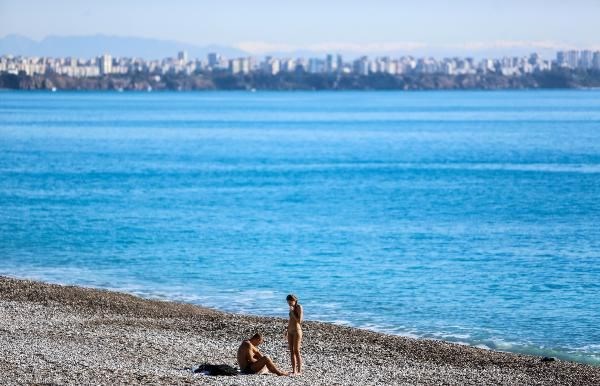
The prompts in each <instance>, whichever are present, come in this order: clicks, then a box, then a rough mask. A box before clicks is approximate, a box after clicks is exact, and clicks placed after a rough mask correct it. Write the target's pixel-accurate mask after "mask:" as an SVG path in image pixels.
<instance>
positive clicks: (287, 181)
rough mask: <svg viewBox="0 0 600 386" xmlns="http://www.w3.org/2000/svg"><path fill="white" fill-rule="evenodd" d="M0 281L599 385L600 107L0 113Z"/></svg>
mask: <svg viewBox="0 0 600 386" xmlns="http://www.w3.org/2000/svg"><path fill="white" fill-rule="evenodd" d="M0 274H3V275H9V276H14V277H24V278H34V279H42V280H46V281H51V282H59V283H69V284H79V285H86V286H94V287H102V288H110V289H117V290H123V291H128V292H131V293H135V294H140V295H143V296H147V297H153V298H166V299H173V300H180V301H181V300H183V301H189V302H194V303H198V304H202V305H206V306H210V307H216V308H219V309H223V310H226V311H233V312H243V313H253V314H261V315H274V316H283V317H285V316H286V311H287V306H286V303H285V295H287V293H289V292H293V293H295V294H297V295H298V296H299V297H300V300H301V302H302V303H303V305H304V307H305V312H306V317H307V319H312V320H322V321H330V322H335V323H340V324H346V325H352V326H358V327H362V328H369V329H373V330H377V331H383V332H387V333H392V334H400V335H408V336H418V337H425V338H435V339H443V340H447V341H452V342H461V343H466V344H470V345H474V346H480V347H488V348H492V349H497V350H506V351H512V352H522V353H533V354H539V355H553V356H557V357H560V358H564V359H569V360H575V361H580V362H586V363H592V364H600V296H599V295H600V91H511V92H470V91H468V92H467V91H462V92H410V93H409V92H289V93H286V92H281V93H277V92H257V93H249V92H248V93H246V92H206V93H112V92H110V93H102V92H99V93H96V92H57V93H46V92H8V91H6V92H0Z"/></svg>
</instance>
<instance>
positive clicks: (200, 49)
mask: <svg viewBox="0 0 600 386" xmlns="http://www.w3.org/2000/svg"><path fill="white" fill-rule="evenodd" d="M182 50H185V51H187V53H188V57H189V58H191V59H193V58H200V59H206V55H207V54H208V53H209V52H217V53H219V54H221V55H223V56H225V57H227V58H237V57H246V56H252V54H250V53H248V52H246V51H244V50H241V49H238V48H235V47H231V46H225V45H216V44H211V45H205V46H197V45H193V44H189V43H183V42H178V41H173V40H161V39H152V38H140V37H124V36H110V35H89V36H52V35H51V36H47V37H46V38H44V39H42V40H40V41H37V40H33V39H30V38H28V37H25V36H22V35H14V34H13V35H7V36H5V37H3V38H0V56H1V55H6V54H11V55H15V56H16V55H23V56H49V57H68V56H74V57H77V58H93V57H97V56H100V55H102V54H103V53H109V54H111V55H113V56H114V57H140V58H143V59H162V58H166V57H176V56H177V52H179V51H182ZM555 51H556V49H555V48H552V47H544V46H539V45H537V46H536V45H535V44H534V43H532V44H529V45H528V44H521V43H519V44H517V45H515V46H511V45H510V44H509V45H506V46H503V45H499V46H494V45H492V46H490V47H486V46H483V47H477V46H475V47H469V46H465V47H443V46H423V47H420V48H419V47H417V48H412V49H411V48H406V49H400V48H397V49H393V48H392V49H390V48H388V49H386V48H382V49H380V50H373V49H372V48H369V47H365V52H358V51H357V50H356V49H353V50H350V51H348V50H347V49H344V48H343V47H340V48H338V49H336V48H331V52H329V51H327V52H325V51H324V49H323V48H320V49H316V50H315V49H311V48H310V46H308V47H306V48H304V49H303V48H298V49H296V50H293V51H287V52H280V51H278V50H277V49H276V48H275V47H274V49H273V50H272V51H270V52H264V53H263V54H259V55H254V56H257V57H263V56H266V55H270V56H274V57H288V58H289V57H293V58H297V57H304V58H309V57H320V58H323V57H324V56H325V55H326V54H327V53H332V54H336V53H340V54H342V55H343V56H344V59H353V58H356V57H358V56H361V55H368V56H370V57H376V56H392V57H399V56H404V55H412V56H417V57H427V56H434V57H437V58H443V57H455V56H459V57H475V58H483V57H486V58H500V57H503V56H524V55H528V54H530V53H532V52H537V53H539V54H540V55H541V56H542V57H544V58H547V59H553V58H554V57H555Z"/></svg>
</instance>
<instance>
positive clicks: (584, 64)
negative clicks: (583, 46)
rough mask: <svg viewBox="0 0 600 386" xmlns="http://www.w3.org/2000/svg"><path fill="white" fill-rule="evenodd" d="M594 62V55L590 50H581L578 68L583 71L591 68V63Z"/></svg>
mask: <svg viewBox="0 0 600 386" xmlns="http://www.w3.org/2000/svg"><path fill="white" fill-rule="evenodd" d="M593 60H594V53H593V52H592V51H590V50H583V51H581V54H580V56H579V63H578V64H579V66H578V67H579V68H582V69H584V70H587V69H590V68H592V62H593Z"/></svg>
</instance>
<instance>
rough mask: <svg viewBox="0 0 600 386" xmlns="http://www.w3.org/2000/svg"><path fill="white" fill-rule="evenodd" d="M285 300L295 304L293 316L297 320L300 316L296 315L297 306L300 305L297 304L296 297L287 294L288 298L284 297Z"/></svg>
mask: <svg viewBox="0 0 600 386" xmlns="http://www.w3.org/2000/svg"><path fill="white" fill-rule="evenodd" d="M285 300H287V301H290V300H293V301H294V302H296V304H294V315H295V316H296V318H299V317H300V316H299V315H298V311H297V309H298V306H299V305H300V303H298V297H297V296H296V295H294V294H289V295H288V296H286V297H285Z"/></svg>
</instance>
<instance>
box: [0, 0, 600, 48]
mask: <svg viewBox="0 0 600 386" xmlns="http://www.w3.org/2000/svg"><path fill="white" fill-rule="evenodd" d="M7 34H20V35H25V36H28V37H31V38H34V39H41V38H43V37H45V36H47V35H90V34H108V35H119V36H140V37H152V38H161V39H168V40H178V41H182V42H186V43H193V44H198V45H204V44H209V43H216V44H226V45H231V46H236V47H239V48H242V49H245V50H247V51H250V52H254V53H262V52H265V51H286V50H298V49H311V50H322V51H335V50H336V49H341V50H345V51H357V52H358V51H363V52H365V53H368V52H369V51H376V50H381V49H382V48H383V49H385V48H390V49H391V50H394V49H404V50H411V49H416V48H419V49H422V48H424V47H432V49H433V47H438V48H439V47H445V48H457V49H468V50H484V49H487V48H490V47H511V46H516V47H519V46H531V47H542V48H547V49H548V48H557V49H558V48H567V47H589V48H594V49H600V0H568V1H567V0H564V1H563V0H545V1H542V0H501V1H496V0H473V1H467V0H454V1H426V0H421V1H391V0H389V1H388V0H380V1H377V0H362V1H336V0H302V1H285V0H274V1H271V0H243V1H226V0H211V1H202V0H197V1H191V0H187V1H186V0H179V1H176V0H170V1H167V0H163V1H156V0H129V1H127V0H120V1H117V0H103V1H75V0H73V1H70V0H63V1H60V0H56V1H48V0H46V1H41V0H27V1H18V0H0V37H1V36H5V35H7Z"/></svg>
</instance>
